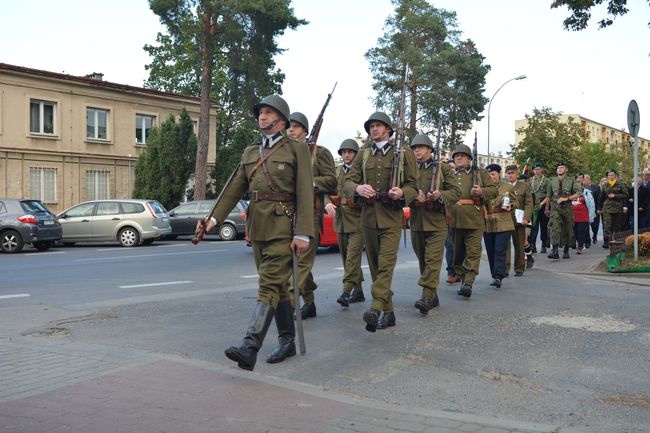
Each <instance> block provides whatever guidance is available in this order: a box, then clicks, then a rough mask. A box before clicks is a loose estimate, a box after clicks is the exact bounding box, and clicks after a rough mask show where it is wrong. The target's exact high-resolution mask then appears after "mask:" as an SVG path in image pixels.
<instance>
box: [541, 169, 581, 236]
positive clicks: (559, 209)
mask: <svg viewBox="0 0 650 433" xmlns="http://www.w3.org/2000/svg"><path fill="white" fill-rule="evenodd" d="M560 182H562V188H560ZM581 191H582V188H581V187H580V185H579V184H578V183H577V182H576V181H575V179H573V178H572V177H570V176H566V175H565V176H564V177H563V178H562V179H560V178H559V177H558V176H556V177H553V178H551V180H549V182H548V188H547V190H546V194H547V197H548V199H549V201H550V216H549V223H548V230H549V232H550V235H551V244H553V245H556V246H558V247H571V246H572V245H574V243H575V239H574V236H573V225H574V219H573V206H572V205H571V200H567V201H565V202H563V203H561V204H558V203H557V200H558V199H559V198H560V197H569V196H571V195H574V194H578V196H580V195H582V192H581ZM548 206H549V205H547V207H548Z"/></svg>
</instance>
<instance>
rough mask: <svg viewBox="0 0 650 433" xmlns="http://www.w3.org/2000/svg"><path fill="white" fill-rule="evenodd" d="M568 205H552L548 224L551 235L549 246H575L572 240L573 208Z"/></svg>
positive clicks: (569, 203)
mask: <svg viewBox="0 0 650 433" xmlns="http://www.w3.org/2000/svg"><path fill="white" fill-rule="evenodd" d="M566 203H568V204H560V205H558V204H554V205H553V207H552V208H551V214H550V218H549V222H548V230H549V233H550V235H551V244H553V245H557V246H558V247H560V248H562V247H571V246H572V245H574V244H575V239H574V238H573V206H571V202H566Z"/></svg>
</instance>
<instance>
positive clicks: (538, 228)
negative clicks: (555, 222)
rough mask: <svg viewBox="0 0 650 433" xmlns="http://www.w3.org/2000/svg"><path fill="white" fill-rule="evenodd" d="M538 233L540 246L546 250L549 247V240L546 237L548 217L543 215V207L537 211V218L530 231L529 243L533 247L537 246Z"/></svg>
mask: <svg viewBox="0 0 650 433" xmlns="http://www.w3.org/2000/svg"><path fill="white" fill-rule="evenodd" d="M538 233H539V238H540V240H541V241H542V246H543V247H546V248H548V247H550V246H551V242H550V241H551V240H550V239H549V237H548V217H547V216H546V214H545V213H544V207H542V208H541V209H540V210H538V211H537V217H536V218H535V220H534V221H533V228H532V229H531V231H530V239H529V242H530V243H531V245H533V246H535V245H536V244H537V234H538Z"/></svg>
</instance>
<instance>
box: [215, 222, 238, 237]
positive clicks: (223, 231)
mask: <svg viewBox="0 0 650 433" xmlns="http://www.w3.org/2000/svg"><path fill="white" fill-rule="evenodd" d="M219 237H220V238H221V240H222V241H232V240H234V239H235V238H236V237H237V231H236V230H235V227H233V226H232V225H230V224H224V225H222V226H221V227H219Z"/></svg>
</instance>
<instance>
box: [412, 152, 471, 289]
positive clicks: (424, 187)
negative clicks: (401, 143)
mask: <svg viewBox="0 0 650 433" xmlns="http://www.w3.org/2000/svg"><path fill="white" fill-rule="evenodd" d="M434 167H435V164H434V162H433V160H429V161H426V162H418V163H417V174H418V176H417V187H418V190H420V191H422V192H423V194H424V195H425V197H426V195H427V192H429V191H430V190H431V179H432V178H433V175H434V172H433V171H434ZM454 180H455V177H454V175H453V172H452V169H451V167H450V166H449V164H446V163H440V186H439V188H438V190H439V191H440V192H441V193H442V202H438V203H436V204H434V205H432V203H431V202H425V205H424V206H423V205H422V204H421V203H419V202H418V201H413V202H412V203H411V205H410V207H411V220H410V221H411V244H412V245H413V251H414V252H415V255H416V256H417V258H418V262H419V265H420V278H419V280H418V285H420V286H421V287H422V298H423V299H432V298H433V297H434V296H435V295H436V291H437V288H438V283H439V278H440V267H441V265H442V257H443V255H444V252H445V249H444V245H445V240H446V239H447V232H448V225H447V221H446V215H445V213H446V211H445V207H444V206H445V203H456V202H457V201H458V199H459V198H460V189H459V188H458V185H456V184H455V183H454Z"/></svg>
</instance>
